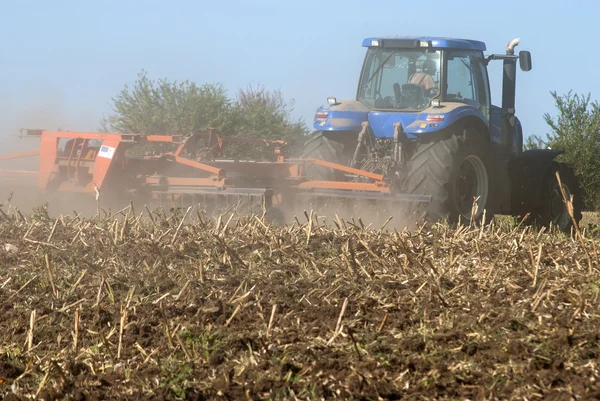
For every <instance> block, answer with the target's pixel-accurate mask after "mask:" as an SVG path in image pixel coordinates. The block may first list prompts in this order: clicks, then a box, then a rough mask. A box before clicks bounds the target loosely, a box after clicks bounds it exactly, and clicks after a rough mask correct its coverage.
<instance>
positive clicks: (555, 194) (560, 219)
mask: <svg viewBox="0 0 600 401" xmlns="http://www.w3.org/2000/svg"><path fill="white" fill-rule="evenodd" d="M562 188H563V191H564V193H565V198H566V199H571V190H570V189H569V187H568V186H566V185H565V184H562ZM550 221H551V222H552V225H554V226H557V227H558V228H560V229H561V230H564V229H565V228H566V227H568V226H569V224H570V223H571V215H570V214H569V209H568V208H567V205H566V204H565V201H564V199H563V195H562V193H561V191H560V188H559V187H556V188H554V190H553V191H552V196H551V197H550Z"/></svg>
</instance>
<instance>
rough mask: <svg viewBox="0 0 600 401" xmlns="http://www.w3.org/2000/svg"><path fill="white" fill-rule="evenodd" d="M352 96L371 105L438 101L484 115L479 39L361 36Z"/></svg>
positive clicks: (486, 103)
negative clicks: (362, 60) (361, 54)
mask: <svg viewBox="0 0 600 401" xmlns="http://www.w3.org/2000/svg"><path fill="white" fill-rule="evenodd" d="M363 45H364V46H367V47H368V51H367V55H366V58H365V63H364V66H363V70H362V75H361V79H360V84H359V87H358V94H357V100H358V101H360V102H361V103H363V104H365V105H366V106H368V107H369V108H370V109H372V110H377V111H404V112H413V113H414V112H418V111H423V110H425V109H427V108H429V107H431V106H439V105H440V103H441V102H455V103H462V104H465V105H469V106H473V107H475V108H477V109H478V110H479V112H480V113H481V118H482V119H484V120H487V119H488V118H489V108H490V101H491V100H490V91H489V81H488V75H487V69H486V68H485V64H486V60H485V58H484V56H483V51H484V50H485V45H484V44H483V43H481V42H477V41H466V40H458V39H447V40H429V39H425V40H421V39H414V40H410V39H395V38H394V39H367V40H365V42H364V43H363Z"/></svg>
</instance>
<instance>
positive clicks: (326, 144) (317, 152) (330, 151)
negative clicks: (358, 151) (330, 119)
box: [300, 131, 344, 181]
mask: <svg viewBox="0 0 600 401" xmlns="http://www.w3.org/2000/svg"><path fill="white" fill-rule="evenodd" d="M343 149H344V145H343V144H341V143H340V142H336V141H332V140H331V139H328V138H327V137H325V135H323V132H322V131H318V132H316V133H315V134H314V135H313V136H312V137H311V138H310V139H309V140H308V141H306V142H305V143H304V150H303V152H302V155H301V156H300V157H301V158H303V159H305V158H312V159H320V160H324V161H327V162H331V163H342V162H343V161H342V151H343ZM304 174H305V175H306V177H308V178H310V179H312V180H319V181H333V180H340V179H343V175H342V174H341V173H340V172H339V171H334V170H333V169H330V168H328V167H325V166H319V165H317V164H307V165H306V167H305V170H304Z"/></svg>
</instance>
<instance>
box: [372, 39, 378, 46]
mask: <svg viewBox="0 0 600 401" xmlns="http://www.w3.org/2000/svg"><path fill="white" fill-rule="evenodd" d="M371 46H379V41H378V40H372V41H371Z"/></svg>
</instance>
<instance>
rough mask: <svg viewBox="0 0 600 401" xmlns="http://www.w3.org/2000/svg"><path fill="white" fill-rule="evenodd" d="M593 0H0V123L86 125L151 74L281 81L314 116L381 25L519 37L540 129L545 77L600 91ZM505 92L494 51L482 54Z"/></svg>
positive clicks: (525, 112) (495, 86)
mask: <svg viewBox="0 0 600 401" xmlns="http://www.w3.org/2000/svg"><path fill="white" fill-rule="evenodd" d="M599 12H600V2H599V1H598V0H595V1H593V0H576V1H570V2H569V1H555V0H547V1H543V2H542V1H525V0H521V1H514V0H507V1H502V2H492V1H487V2H486V1H481V0H479V1H467V0H455V1H450V2H439V1H430V2H422V1H414V2H410V1H406V0H396V1H379V0H371V1H353V0H346V1H338V0H329V1H313V0H305V1H284V0H280V1H271V0H264V1H263V0H255V1H241V0H238V1H226V0H221V1H210V2H207V1H177V0H171V1H126V0H121V1H111V0H107V1H85V0H80V1H60V0H54V1H26V0H21V1H9V0H0V37H1V38H2V40H1V41H0V56H1V60H0V61H1V62H0V107H1V110H2V111H0V130H1V132H2V133H1V134H0V135H1V136H3V137H5V136H7V135H12V134H15V133H16V131H15V129H16V128H17V127H20V126H29V127H43V128H48V129H55V128H58V127H61V128H62V129H68V130H95V129H97V128H98V127H99V121H100V120H101V119H102V116H103V115H107V114H110V112H111V108H110V102H111V97H113V96H115V95H116V94H117V93H118V92H119V90H120V89H122V88H123V86H124V85H125V84H131V83H133V82H134V81H135V80H136V78H137V74H138V73H139V72H140V71H141V70H142V69H144V70H146V71H147V73H148V75H149V76H150V77H151V78H163V77H165V78H168V79H171V80H185V79H189V80H192V81H196V82H198V83H205V82H220V83H222V84H223V85H224V86H225V87H226V88H227V89H228V90H229V93H230V95H231V96H233V95H234V94H235V92H236V90H237V89H238V88H240V87H246V86H247V85H248V84H253V85H258V84H262V85H265V86H266V87H267V88H268V89H279V90H281V91H282V92H283V94H284V96H285V97H286V99H290V100H291V99H294V101H295V115H296V116H298V117H300V116H301V117H303V118H304V119H305V120H306V121H307V123H310V122H311V121H312V116H313V114H314V111H315V110H316V109H317V107H318V106H319V105H321V104H322V103H324V102H325V100H326V98H327V96H336V97H337V98H338V99H344V98H354V96H355V93H356V86H357V80H358V75H359V73H360V68H361V65H362V60H363V57H364V52H365V49H364V48H363V47H361V42H362V39H363V38H365V37H369V36H377V35H429V36H451V37H460V38H470V39H478V40H482V41H484V42H486V44H487V46H488V53H492V52H495V53H498V52H499V53H502V52H504V49H505V47H506V44H507V42H508V41H509V40H510V39H512V38H514V37H520V38H521V45H520V46H519V48H518V50H519V49H521V50H530V51H531V52H532V56H533V70H532V71H531V72H529V73H521V72H519V74H518V78H517V105H516V107H517V115H518V116H519V118H520V119H521V121H522V122H523V126H524V130H525V135H526V136H527V135H530V134H538V135H543V136H545V133H546V132H547V131H548V129H547V126H546V124H545V122H544V120H543V114H544V113H545V112H550V113H554V111H555V110H554V104H553V102H552V98H551V96H550V91H552V90H556V91H557V92H559V93H566V92H568V91H569V90H571V89H572V90H573V91H574V92H577V93H585V94H587V93H591V94H592V98H596V96H600V79H597V78H596V77H597V70H598V65H599V64H600V60H599V58H600V56H599V54H600V53H599V52H598V51H597V50H596V49H594V48H593V46H594V43H595V41H594V39H595V37H596V35H597V33H598V32H599V30H598V29H599V25H600V23H599V22H598V21H597V16H598V15H599V14H600V13H599ZM490 73H491V82H492V93H493V99H492V100H493V101H494V103H495V104H499V103H500V102H501V73H502V70H501V64H500V62H496V64H494V63H492V65H491V67H490Z"/></svg>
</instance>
